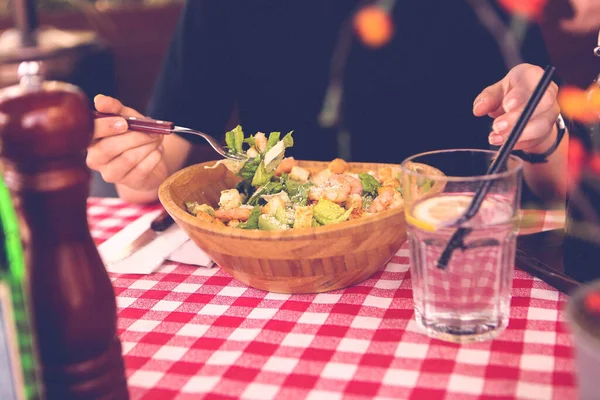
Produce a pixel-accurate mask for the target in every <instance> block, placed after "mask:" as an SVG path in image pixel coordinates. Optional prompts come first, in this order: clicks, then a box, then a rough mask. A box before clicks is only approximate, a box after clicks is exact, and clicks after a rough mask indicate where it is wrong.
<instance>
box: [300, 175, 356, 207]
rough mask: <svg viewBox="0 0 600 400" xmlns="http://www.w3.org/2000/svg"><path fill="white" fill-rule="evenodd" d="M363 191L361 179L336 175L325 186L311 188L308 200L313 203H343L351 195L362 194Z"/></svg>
mask: <svg viewBox="0 0 600 400" xmlns="http://www.w3.org/2000/svg"><path fill="white" fill-rule="evenodd" d="M362 190H363V187H362V183H361V182H360V179H358V178H356V177H353V176H350V175H345V174H334V175H331V177H330V178H329V179H328V180H327V182H325V183H324V184H323V185H321V186H313V187H311V188H310V190H309V192H308V198H309V199H310V200H313V201H317V200H320V199H326V200H330V201H333V202H334V203H343V202H345V201H346V199H348V196H349V195H351V194H361V193H362Z"/></svg>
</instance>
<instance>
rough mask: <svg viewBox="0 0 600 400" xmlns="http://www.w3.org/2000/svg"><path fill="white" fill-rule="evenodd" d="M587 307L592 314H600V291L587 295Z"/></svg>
mask: <svg viewBox="0 0 600 400" xmlns="http://www.w3.org/2000/svg"><path fill="white" fill-rule="evenodd" d="M584 302H585V308H586V309H587V311H588V312H591V313H592V314H600V293H598V292H592V293H590V294H588V295H587V296H586V297H585V300H584Z"/></svg>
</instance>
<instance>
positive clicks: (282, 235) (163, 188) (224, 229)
mask: <svg viewBox="0 0 600 400" xmlns="http://www.w3.org/2000/svg"><path fill="white" fill-rule="evenodd" d="M215 163H216V161H206V162H203V163H199V164H194V165H190V166H188V167H185V168H183V169H181V170H179V171H177V172H175V173H174V174H172V175H171V176H169V177H168V178H167V179H165V181H164V182H163V183H162V184H161V185H160V187H159V189H158V198H159V200H160V202H161V203H162V205H163V207H164V208H165V210H166V211H167V212H168V213H169V214H170V215H171V216H172V217H173V218H174V219H175V220H176V221H177V220H180V221H182V222H184V223H186V224H189V225H192V226H194V227H196V228H199V229H201V230H203V231H206V232H209V233H211V234H213V235H220V236H226V237H235V238H239V239H250V240H273V239H277V240H294V239H299V238H306V237H309V236H312V237H314V236H316V235H321V236H323V235H325V234H338V233H346V232H347V231H349V230H354V229H355V228H357V227H359V226H360V227H365V228H367V227H371V225H376V224H378V223H379V222H380V221H383V220H387V219H391V218H393V217H397V216H399V215H401V214H403V213H404V206H402V207H397V208H394V209H390V210H385V211H382V212H380V213H377V214H375V215H370V216H368V217H362V218H358V219H353V220H349V221H344V222H342V223H339V224H332V225H324V226H318V227H310V228H292V229H285V230H277V231H262V230H257V229H256V230H246V229H239V228H233V227H230V226H221V225H216V224H212V223H210V222H206V221H202V220H199V219H197V218H195V217H194V216H193V215H191V214H189V213H188V212H187V211H185V210H184V209H182V208H181V207H180V206H178V205H177V204H176V203H175V201H174V200H173V198H172V196H171V192H170V188H171V186H172V185H173V184H174V182H176V181H177V180H178V178H179V177H180V176H182V175H185V174H186V173H188V172H189V171H190V170H193V169H197V168H201V167H206V166H213V165H214V164H215ZM298 163H299V165H300V166H301V165H302V164H305V163H313V164H318V163H322V164H324V165H328V164H329V162H327V161H313V160H298ZM348 164H349V165H350V166H352V165H353V164H366V165H369V164H371V165H376V164H377V165H386V166H390V167H400V165H399V164H389V163H375V162H373V163H368V162H364V163H363V162H348ZM427 167H429V166H427ZM217 168H223V169H227V168H226V167H225V166H224V165H219V166H218V167H217ZM430 168H432V167H430ZM227 172H228V170H227V171H226V173H227ZM440 173H441V171H440ZM442 175H443V174H442Z"/></svg>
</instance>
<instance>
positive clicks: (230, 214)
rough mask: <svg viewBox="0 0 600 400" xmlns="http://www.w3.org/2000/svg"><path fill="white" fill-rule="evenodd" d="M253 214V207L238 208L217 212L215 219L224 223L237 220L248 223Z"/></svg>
mask: <svg viewBox="0 0 600 400" xmlns="http://www.w3.org/2000/svg"><path fill="white" fill-rule="evenodd" d="M251 212H252V208H251V207H238V208H230V209H228V210H224V209H222V208H220V209H218V210H215V218H218V219H220V220H223V221H231V220H235V219H237V220H238V221H248V218H250V213H251Z"/></svg>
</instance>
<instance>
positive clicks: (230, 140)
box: [225, 125, 244, 153]
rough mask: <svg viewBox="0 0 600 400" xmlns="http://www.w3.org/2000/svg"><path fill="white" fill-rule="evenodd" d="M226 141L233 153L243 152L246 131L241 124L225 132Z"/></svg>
mask: <svg viewBox="0 0 600 400" xmlns="http://www.w3.org/2000/svg"><path fill="white" fill-rule="evenodd" d="M225 143H227V147H228V148H229V151H230V152H231V153H243V152H244V150H243V149H242V144H243V143H244V131H243V130H242V127H241V126H240V125H238V126H236V127H235V128H233V129H232V130H230V131H229V132H227V133H225Z"/></svg>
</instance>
